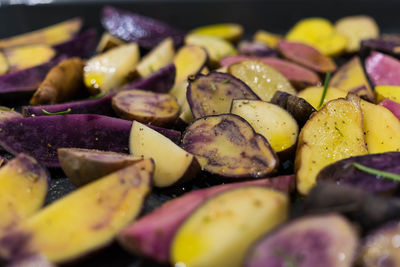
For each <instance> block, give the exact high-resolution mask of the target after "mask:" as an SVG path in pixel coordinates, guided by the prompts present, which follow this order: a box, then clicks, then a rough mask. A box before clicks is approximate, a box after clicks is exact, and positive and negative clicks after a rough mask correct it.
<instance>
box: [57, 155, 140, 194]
mask: <svg viewBox="0 0 400 267" xmlns="http://www.w3.org/2000/svg"><path fill="white" fill-rule="evenodd" d="M57 154H58V161H59V162H60V165H61V168H62V169H63V171H64V173H65V174H66V176H67V178H68V179H69V180H70V181H71V182H72V183H73V184H74V185H75V186H77V187H80V186H82V185H85V184H87V183H90V182H92V181H94V180H97V179H99V178H101V177H103V176H106V175H108V174H110V173H112V172H114V171H118V170H120V169H123V168H125V167H127V166H129V165H132V164H135V163H136V162H138V161H140V160H142V158H141V157H134V156H131V155H126V154H122V153H115V152H110V151H101V150H95V149H84V148H59V149H58V150H57Z"/></svg>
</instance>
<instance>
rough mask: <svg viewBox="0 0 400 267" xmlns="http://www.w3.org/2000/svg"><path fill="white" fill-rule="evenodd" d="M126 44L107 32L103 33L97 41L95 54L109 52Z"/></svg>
mask: <svg viewBox="0 0 400 267" xmlns="http://www.w3.org/2000/svg"><path fill="white" fill-rule="evenodd" d="M123 44H126V42H125V41H123V40H121V39H119V38H117V37H115V36H114V35H111V34H110V33H108V32H105V33H103V35H102V36H101V39H100V41H99V44H98V45H97V47H96V52H97V53H104V52H106V51H107V50H110V49H111V48H114V47H117V46H120V45H123Z"/></svg>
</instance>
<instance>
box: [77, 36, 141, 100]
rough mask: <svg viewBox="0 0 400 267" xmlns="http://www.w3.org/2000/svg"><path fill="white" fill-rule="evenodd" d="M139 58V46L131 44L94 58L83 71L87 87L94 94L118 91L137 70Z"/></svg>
mask: <svg viewBox="0 0 400 267" xmlns="http://www.w3.org/2000/svg"><path fill="white" fill-rule="evenodd" d="M139 56H140V55H139V46H138V45H137V44H136V43H130V44H125V45H121V46H118V47H115V48H113V49H110V50H108V51H107V52H105V53H103V54H100V55H98V56H95V57H92V58H91V59H89V60H88V62H87V63H86V66H85V68H84V69H83V77H84V82H85V85H86V86H87V87H88V88H89V91H90V92H91V93H92V94H98V93H99V92H104V93H106V92H108V91H110V90H111V89H116V88H117V87H119V86H120V85H121V84H123V83H124V82H125V81H126V79H127V77H128V75H129V74H130V73H131V72H132V71H134V70H135V67H136V64H137V62H138V60H139Z"/></svg>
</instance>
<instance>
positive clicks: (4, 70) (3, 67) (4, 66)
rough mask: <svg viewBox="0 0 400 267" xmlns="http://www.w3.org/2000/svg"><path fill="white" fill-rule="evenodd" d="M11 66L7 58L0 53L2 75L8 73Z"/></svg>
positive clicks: (0, 73) (0, 72)
mask: <svg viewBox="0 0 400 267" xmlns="http://www.w3.org/2000/svg"><path fill="white" fill-rule="evenodd" d="M8 69H9V66H8V62H7V59H6V57H5V56H4V54H3V53H2V52H0V75H3V74H5V73H7V72H8Z"/></svg>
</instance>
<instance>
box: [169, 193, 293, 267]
mask: <svg viewBox="0 0 400 267" xmlns="http://www.w3.org/2000/svg"><path fill="white" fill-rule="evenodd" d="M288 204H289V203H288V198H287V196H285V195H284V194H282V193H279V192H277V191H273V190H271V189H267V188H263V187H254V186H245V187H243V188H237V189H231V190H227V191H225V192H223V193H221V194H218V195H216V196H214V197H212V198H210V199H209V200H208V201H207V202H205V203H204V204H203V205H202V206H200V207H199V208H198V209H197V210H196V211H194V212H193V213H192V215H191V216H190V217H189V218H188V219H187V220H186V221H185V222H184V223H183V224H182V225H181V227H180V228H179V229H178V231H177V233H176V235H175V237H174V239H173V241H172V245H171V250H170V255H171V263H172V264H178V263H179V262H180V263H183V264H185V265H186V266H190V267H203V266H218V267H239V266H241V264H242V261H243V258H244V255H245V252H246V250H247V249H248V247H249V246H250V244H251V243H252V242H254V241H255V240H256V239H258V238H259V237H260V236H261V235H262V234H265V233H266V232H268V231H270V230H271V229H273V228H274V227H276V226H277V225H279V224H280V223H282V222H283V221H284V220H286V218H287V216H288Z"/></svg>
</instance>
